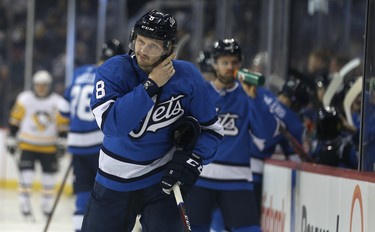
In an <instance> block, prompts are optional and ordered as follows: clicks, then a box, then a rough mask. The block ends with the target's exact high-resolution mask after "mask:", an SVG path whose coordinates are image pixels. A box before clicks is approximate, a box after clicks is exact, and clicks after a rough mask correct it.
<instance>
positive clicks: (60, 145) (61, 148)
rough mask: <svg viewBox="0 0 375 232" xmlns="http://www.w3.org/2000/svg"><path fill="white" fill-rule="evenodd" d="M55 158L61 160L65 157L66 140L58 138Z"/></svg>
mask: <svg viewBox="0 0 375 232" xmlns="http://www.w3.org/2000/svg"><path fill="white" fill-rule="evenodd" d="M56 147H57V152H56V153H57V158H61V157H63V156H64V155H65V151H66V138H58V139H57V144H56Z"/></svg>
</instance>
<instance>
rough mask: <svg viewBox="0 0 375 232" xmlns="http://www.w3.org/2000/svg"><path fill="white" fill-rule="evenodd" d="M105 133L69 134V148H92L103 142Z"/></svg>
mask: <svg viewBox="0 0 375 232" xmlns="http://www.w3.org/2000/svg"><path fill="white" fill-rule="evenodd" d="M103 138H104V135H103V132H102V131H100V130H97V131H91V132H86V133H77V132H69V134H68V146H73V147H90V146H94V145H98V144H101V143H102V142H103Z"/></svg>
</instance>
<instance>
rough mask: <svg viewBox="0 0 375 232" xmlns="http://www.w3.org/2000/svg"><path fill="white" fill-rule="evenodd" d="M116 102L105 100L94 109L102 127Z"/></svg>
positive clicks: (97, 120)
mask: <svg viewBox="0 0 375 232" xmlns="http://www.w3.org/2000/svg"><path fill="white" fill-rule="evenodd" d="M114 103H115V101H114V100H109V101H106V102H104V103H103V104H101V105H98V106H96V107H95V108H94V109H93V111H92V112H93V114H94V115H95V119H96V123H97V124H98V126H99V127H100V128H102V124H103V123H104V121H105V118H106V115H107V114H108V111H109V110H110V109H111V107H112V105H113V104H114Z"/></svg>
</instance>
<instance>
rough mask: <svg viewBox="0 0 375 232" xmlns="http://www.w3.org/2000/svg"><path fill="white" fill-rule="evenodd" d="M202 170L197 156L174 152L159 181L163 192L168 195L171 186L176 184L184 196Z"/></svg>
mask: <svg viewBox="0 0 375 232" xmlns="http://www.w3.org/2000/svg"><path fill="white" fill-rule="evenodd" d="M202 169H203V166H202V161H201V160H200V158H199V157H198V156H197V155H195V154H194V153H192V152H191V151H181V150H176V151H175V152H174V154H173V157H172V160H171V161H169V163H167V166H166V170H165V174H164V176H163V177H162V179H161V186H162V189H163V191H164V192H165V193H166V194H170V193H171V191H172V187H173V185H174V184H176V183H178V184H179V185H180V186H181V192H182V194H186V193H187V192H188V191H189V190H190V188H191V186H193V184H194V183H195V182H196V181H197V179H198V176H199V175H200V174H201V172H202Z"/></svg>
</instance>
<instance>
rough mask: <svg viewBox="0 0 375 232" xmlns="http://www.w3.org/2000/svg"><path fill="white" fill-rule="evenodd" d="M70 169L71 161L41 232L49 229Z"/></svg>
mask: <svg viewBox="0 0 375 232" xmlns="http://www.w3.org/2000/svg"><path fill="white" fill-rule="evenodd" d="M72 167H73V159H72V160H71V161H70V163H69V166H68V168H67V169H66V171H65V174H64V178H63V181H62V183H61V186H60V188H59V191H58V193H57V196H56V198H55V201H54V202H53V206H52V210H51V213H50V214H49V215H48V218H47V222H46V225H45V226H44V230H43V232H47V231H48V227H49V225H50V223H51V219H52V216H53V214H54V213H55V210H56V206H57V203H58V202H59V200H60V197H61V195H62V192H63V190H64V186H65V184H66V180H67V179H68V176H69V172H70V169H72Z"/></svg>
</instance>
